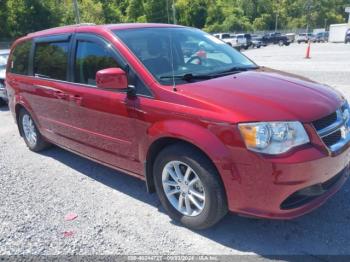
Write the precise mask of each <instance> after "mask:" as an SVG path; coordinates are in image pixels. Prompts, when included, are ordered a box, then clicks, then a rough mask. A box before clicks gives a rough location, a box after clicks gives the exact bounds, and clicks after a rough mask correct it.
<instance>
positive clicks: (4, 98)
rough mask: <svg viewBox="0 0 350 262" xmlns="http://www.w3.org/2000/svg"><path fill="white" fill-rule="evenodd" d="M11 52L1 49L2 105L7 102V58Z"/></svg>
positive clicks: (0, 78)
mask: <svg viewBox="0 0 350 262" xmlns="http://www.w3.org/2000/svg"><path fill="white" fill-rule="evenodd" d="M9 54H10V50H8V49H5V50H0V105H2V104H5V103H6V102H7V93H6V88H5V74H6V65H7V59H8V56H9Z"/></svg>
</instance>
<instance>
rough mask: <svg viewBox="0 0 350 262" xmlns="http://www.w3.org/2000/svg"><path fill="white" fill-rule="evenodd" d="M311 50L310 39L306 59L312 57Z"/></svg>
mask: <svg viewBox="0 0 350 262" xmlns="http://www.w3.org/2000/svg"><path fill="white" fill-rule="evenodd" d="M310 51H311V41H309V44H308V45H307V49H306V56H305V58H306V59H310V58H311V56H310Z"/></svg>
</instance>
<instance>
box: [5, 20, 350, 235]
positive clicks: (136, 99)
mask: <svg viewBox="0 0 350 262" xmlns="http://www.w3.org/2000/svg"><path fill="white" fill-rule="evenodd" d="M286 63H287V61H286ZM6 87H7V91H8V96H9V106H10V109H11V111H12V114H13V116H14V118H15V120H16V122H17V125H18V128H19V132H20V134H21V136H22V137H23V138H24V141H25V142H26V144H27V146H28V147H29V149H30V150H32V151H35V152H36V151H40V150H43V149H45V148H47V147H48V146H49V145H50V144H51V143H52V144H55V145H58V146H60V147H62V148H64V149H67V150H69V151H72V152H74V153H77V154H79V155H82V156H84V157H87V158H89V159H91V160H93V161H96V162H99V163H102V164H104V165H106V166H109V167H112V168H114V169H117V170H120V171H122V172H125V173H127V174H130V175H132V176H135V177H138V178H140V179H143V180H145V182H146V185H147V189H148V191H150V192H152V191H156V192H157V193H158V195H159V198H160V201H161V203H162V204H163V206H164V208H165V209H166V211H167V212H168V213H169V215H170V216H171V217H172V218H173V219H175V220H179V221H181V222H182V223H183V224H184V225H186V226H187V227H190V228H194V229H203V228H207V227H210V226H212V225H213V224H215V223H216V222H218V221H219V220H220V219H221V218H222V217H223V216H224V215H225V214H226V213H227V212H228V211H231V212H235V213H238V214H241V215H245V216H252V217H261V218H274V219H291V218H295V217H297V216H300V215H303V214H305V213H307V212H309V211H311V210H313V209H315V208H316V207H318V206H320V205H321V204H323V203H324V202H325V201H326V200H327V199H328V198H329V197H330V196H331V195H333V194H334V193H335V192H336V191H337V190H338V189H339V188H340V187H341V186H342V185H343V184H344V182H345V181H346V178H347V177H348V175H349V161H350V149H349V145H350V121H349V118H350V117H349V104H348V102H347V101H346V99H345V98H344V97H343V96H342V95H341V94H339V93H337V92H336V91H334V90H332V89H331V88H329V87H327V86H325V85H322V84H318V83H315V82H312V81H310V80H307V79H304V78H301V77H297V76H294V75H290V74H287V73H283V72H279V71H276V70H272V69H268V68H263V67H259V66H257V65H256V64H255V63H254V62H252V61H251V60H249V59H248V58H247V57H245V56H244V55H242V54H241V53H239V52H237V51H236V50H235V49H233V48H231V47H230V46H228V45H226V44H225V43H223V42H222V41H221V40H218V39H217V38H215V37H213V36H211V35H209V34H207V33H204V32H202V31H200V30H198V29H194V28H188V27H182V26H175V25H166V24H117V25H101V26H96V25H92V24H83V25H74V26H66V27H60V28H54V29H49V30H45V31H41V32H37V33H32V34H29V35H27V36H25V37H23V38H21V39H18V40H17V41H16V42H15V43H14V45H13V47H12V50H11V54H10V58H9V62H8V68H7V75H6Z"/></svg>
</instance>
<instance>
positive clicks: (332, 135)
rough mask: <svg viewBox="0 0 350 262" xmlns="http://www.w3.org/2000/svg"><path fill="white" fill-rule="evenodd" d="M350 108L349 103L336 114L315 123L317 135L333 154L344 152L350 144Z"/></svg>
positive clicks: (345, 103) (344, 104)
mask: <svg viewBox="0 0 350 262" xmlns="http://www.w3.org/2000/svg"><path fill="white" fill-rule="evenodd" d="M349 111H350V107H349V104H348V103H347V102H344V103H343V105H342V106H341V107H340V108H338V110H337V111H335V112H334V113H332V114H330V115H328V116H325V117H323V118H321V119H318V120H316V121H313V122H312V124H313V126H314V127H315V129H316V131H317V134H318V135H319V136H320V138H321V139H322V141H323V143H324V144H325V145H326V146H327V147H328V149H330V151H331V152H332V153H333V154H337V153H340V152H342V150H343V148H345V146H346V145H348V144H350V117H349Z"/></svg>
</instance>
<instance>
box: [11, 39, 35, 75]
mask: <svg viewBox="0 0 350 262" xmlns="http://www.w3.org/2000/svg"><path fill="white" fill-rule="evenodd" d="M31 46H32V42H23V43H20V44H18V45H17V46H16V48H15V50H14V51H13V54H12V58H11V67H10V72H11V73H15V74H20V75H27V74H28V63H29V52H30V48H31Z"/></svg>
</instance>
